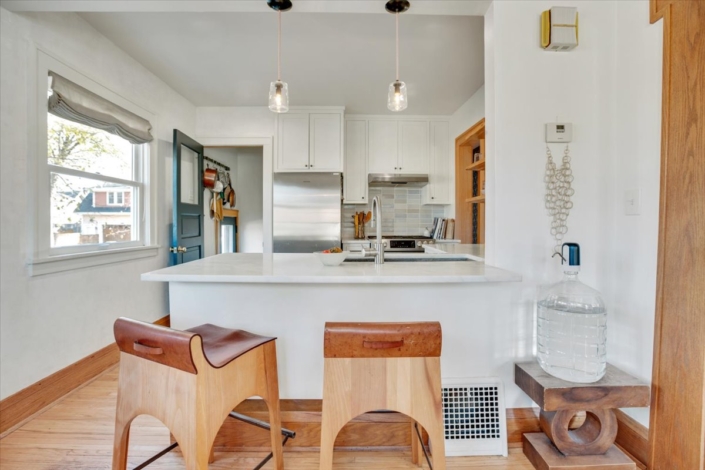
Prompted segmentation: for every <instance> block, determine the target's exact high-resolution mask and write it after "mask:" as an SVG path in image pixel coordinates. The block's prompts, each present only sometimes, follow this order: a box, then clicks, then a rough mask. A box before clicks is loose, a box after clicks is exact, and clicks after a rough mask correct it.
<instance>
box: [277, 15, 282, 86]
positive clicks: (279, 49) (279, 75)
mask: <svg viewBox="0 0 705 470" xmlns="http://www.w3.org/2000/svg"><path fill="white" fill-rule="evenodd" d="M277 22H278V26H277V81H278V82H281V81H282V12H281V10H279V11H278V12H277Z"/></svg>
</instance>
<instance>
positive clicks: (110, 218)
mask: <svg viewBox="0 0 705 470" xmlns="http://www.w3.org/2000/svg"><path fill="white" fill-rule="evenodd" d="M142 145H144V144H141V145H135V144H131V143H130V142H128V141H127V140H125V139H123V138H122V137H119V136H116V135H113V134H111V133H109V132H107V131H104V130H101V129H96V128H94V127H90V126H86V125H82V124H78V123H75V122H71V121H68V120H66V119H63V118H60V117H58V116H54V115H53V114H50V113H47V163H48V171H49V180H50V182H51V193H50V194H51V196H50V201H49V202H50V217H51V221H50V230H51V235H50V240H49V241H50V247H51V249H52V252H53V253H56V254H61V253H70V252H81V251H85V250H86V249H87V250H91V249H92V250H95V249H96V248H97V247H96V246H95V245H103V244H113V245H116V247H117V245H122V246H126V245H125V244H131V245H133V244H134V243H133V242H135V243H139V242H140V238H141V237H140V231H139V220H140V204H139V200H138V198H139V193H140V190H141V188H142V182H141V181H140V179H139V175H138V173H137V172H136V171H135V169H136V168H139V167H140V166H141V161H140V159H141V156H142V148H141V147H142ZM126 193H129V194H132V193H135V194H136V195H137V196H138V197H137V198H135V199H133V198H131V197H129V198H126V197H125V194H126ZM116 231H119V232H120V236H115V235H114V234H115V232H116ZM105 248H110V247H104V249H105Z"/></svg>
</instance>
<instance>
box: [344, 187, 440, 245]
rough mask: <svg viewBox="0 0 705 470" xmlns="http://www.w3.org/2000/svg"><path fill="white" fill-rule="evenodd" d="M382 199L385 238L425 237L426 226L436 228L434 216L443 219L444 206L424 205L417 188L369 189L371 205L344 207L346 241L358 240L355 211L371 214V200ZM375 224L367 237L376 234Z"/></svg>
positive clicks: (369, 226)
mask: <svg viewBox="0 0 705 470" xmlns="http://www.w3.org/2000/svg"><path fill="white" fill-rule="evenodd" d="M375 196H379V198H380V200H381V201H382V233H383V234H384V235H423V231H424V229H425V228H427V227H431V225H433V218H434V217H443V216H444V215H445V209H444V207H443V206H435V205H433V206H432V205H426V206H423V205H421V189H420V188H414V189H408V188H370V189H369V194H368V197H369V198H370V203H368V204H367V205H366V206H364V205H362V204H343V221H342V222H343V223H342V232H343V233H342V235H343V240H349V239H352V238H354V237H355V223H354V222H353V216H354V215H355V212H361V211H363V210H364V211H365V212H367V211H371V210H372V202H371V201H372V199H373V198H374V197H375ZM375 230H376V229H375V228H372V223H368V224H367V225H366V226H365V235H374V234H375Z"/></svg>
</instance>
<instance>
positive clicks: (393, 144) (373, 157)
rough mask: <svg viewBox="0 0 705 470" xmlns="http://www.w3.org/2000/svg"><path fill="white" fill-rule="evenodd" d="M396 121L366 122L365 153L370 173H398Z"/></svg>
mask: <svg viewBox="0 0 705 470" xmlns="http://www.w3.org/2000/svg"><path fill="white" fill-rule="evenodd" d="M398 130H399V129H398V123H397V121H386V120H384V121H383V120H379V121H375V120H370V121H369V122H368V130H367V132H368V137H367V149H368V150H367V153H368V159H369V172H370V173H399V172H400V171H401V170H400V169H399V166H400V165H399V163H398V145H399V134H398Z"/></svg>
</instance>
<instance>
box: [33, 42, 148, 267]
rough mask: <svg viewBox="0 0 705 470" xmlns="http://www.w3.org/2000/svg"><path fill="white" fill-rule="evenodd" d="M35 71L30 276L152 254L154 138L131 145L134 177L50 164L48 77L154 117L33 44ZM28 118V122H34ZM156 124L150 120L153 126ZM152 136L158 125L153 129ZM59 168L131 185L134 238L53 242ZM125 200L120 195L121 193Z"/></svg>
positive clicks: (143, 114) (65, 173) (135, 111)
mask: <svg viewBox="0 0 705 470" xmlns="http://www.w3.org/2000/svg"><path fill="white" fill-rule="evenodd" d="M35 50H36V61H34V63H35V64H36V69H35V70H34V71H33V73H32V74H30V77H34V83H33V84H32V85H31V86H32V87H33V88H32V89H34V90H36V91H35V93H30V97H31V99H33V100H34V102H33V103H31V110H34V111H33V112H32V113H31V114H32V115H33V116H31V119H32V120H33V121H34V122H36V125H35V126H30V134H31V135H30V150H32V149H33V150H34V152H32V153H33V154H34V155H33V158H31V162H32V165H33V167H34V168H33V170H34V174H35V178H34V184H33V185H32V186H33V191H32V192H31V196H32V198H33V199H34V204H32V205H33V211H32V212H33V221H32V223H31V224H30V226H31V229H30V230H31V233H30V239H31V240H32V244H33V250H31V252H32V253H31V255H30V260H29V262H28V265H29V268H30V269H29V271H30V275H32V276H34V275H41V274H47V273H52V272H58V271H67V270H72V269H77V268H82V267H88V266H96V265H102V264H108V263H114V262H119V261H126V260H130V259H136V258H144V257H148V256H156V255H157V253H158V249H159V246H158V245H157V243H156V242H157V223H156V222H157V217H156V214H157V211H156V195H157V189H156V187H157V185H156V183H157V178H156V174H157V172H156V164H157V162H156V158H153V156H154V155H156V154H157V152H156V139H155V140H153V141H152V142H150V143H146V144H141V145H133V146H132V148H133V156H132V161H133V165H132V166H133V180H125V179H121V178H115V177H111V176H106V175H97V174H95V173H90V172H84V171H81V170H75V169H72V168H67V167H62V166H55V165H52V164H50V163H49V161H48V158H47V155H48V139H47V136H48V122H47V121H48V119H47V118H48V106H47V83H48V82H47V80H48V78H47V77H48V76H49V72H50V71H53V72H56V73H58V74H60V75H61V76H63V77H65V78H66V79H68V80H71V81H73V82H74V83H77V84H78V85H80V86H82V87H84V88H86V89H88V90H90V91H92V92H93V93H96V94H97V95H99V96H101V97H103V98H105V99H107V100H109V101H111V102H113V103H115V104H116V105H118V106H121V107H123V108H125V109H127V110H129V111H131V112H133V113H135V114H136V115H138V116H140V117H142V118H144V119H147V120H148V121H150V122H151V123H154V122H155V120H156V119H155V116H154V115H153V114H152V113H150V112H149V111H146V110H145V109H143V108H141V107H140V106H138V105H136V104H134V103H132V102H131V101H129V100H127V99H125V98H123V97H121V96H120V95H118V94H116V93H114V92H112V91H111V90H109V89H108V88H106V87H104V86H102V85H100V84H99V83H98V82H97V81H95V80H93V79H91V78H89V77H88V76H86V75H84V74H82V73H81V72H78V71H77V70H75V69H74V68H72V67H70V66H68V65H66V64H65V63H64V62H62V61H60V60H58V59H56V58H54V57H52V56H50V55H49V54H47V53H46V52H44V51H43V50H40V49H39V48H36V49H35ZM32 120H30V122H32ZM152 125H153V126H154V124H152ZM152 133H153V134H156V129H152ZM53 172H58V173H60V174H64V175H68V176H77V177H83V178H90V179H92V180H98V181H105V182H112V183H116V184H121V185H125V186H129V187H131V188H132V199H131V205H132V207H133V210H132V216H133V227H134V230H135V231H136V232H135V233H136V234H137V237H136V238H137V239H136V240H133V241H129V242H111V243H101V244H86V245H74V246H66V247H52V246H51V185H50V176H51V173H53ZM123 201H124V195H123Z"/></svg>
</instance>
